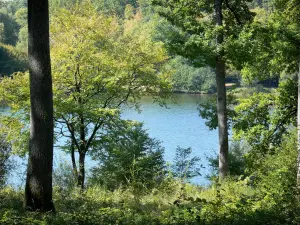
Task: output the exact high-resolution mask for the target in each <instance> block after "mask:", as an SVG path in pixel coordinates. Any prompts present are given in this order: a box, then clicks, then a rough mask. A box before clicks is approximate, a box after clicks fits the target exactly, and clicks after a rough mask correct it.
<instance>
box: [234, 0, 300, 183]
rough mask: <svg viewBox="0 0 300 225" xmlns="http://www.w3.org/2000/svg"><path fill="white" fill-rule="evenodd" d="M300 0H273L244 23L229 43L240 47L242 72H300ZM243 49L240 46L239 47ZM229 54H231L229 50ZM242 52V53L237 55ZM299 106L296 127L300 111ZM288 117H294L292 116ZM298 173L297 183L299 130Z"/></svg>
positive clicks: (250, 75)
mask: <svg viewBox="0 0 300 225" xmlns="http://www.w3.org/2000/svg"><path fill="white" fill-rule="evenodd" d="M299 7H300V5H299V2H298V1H296V0H282V1H281V0H278V1H277V0H276V1H274V9H275V10H273V11H272V13H271V14H270V13H269V12H265V11H264V10H262V9H261V10H259V11H257V12H258V15H257V18H256V19H255V20H254V22H253V23H252V24H251V25H249V26H246V27H245V29H244V31H242V32H241V35H240V38H239V39H238V41H237V42H232V43H231V44H233V45H235V46H237V48H232V49H241V51H240V53H241V54H239V55H238V56H237V57H239V59H238V60H235V61H236V62H240V63H241V69H242V75H243V76H244V77H245V78H246V79H248V80H251V79H253V78H262V77H263V78H264V77H268V76H269V77H270V76H274V75H278V74H284V73H285V74H289V75H290V76H293V74H295V73H297V74H298V83H299V84H300V79H299V74H300V68H299V64H300V63H299V58H300V55H299V52H300V51H299V49H300V38H299V32H300V30H299V27H300V25H299V16H300V15H299V11H300V8H299ZM242 49H243V50H242ZM231 55H232V54H231ZM241 55H244V56H242V57H240V56H241ZM299 84H298V106H300V103H299V99H300V94H299V93H300V90H299V87H300V85H299ZM299 108H300V107H298V109H297V110H298V119H297V120H298V125H297V127H298V131H299V121H300V116H299V115H300V111H299ZM291 118H293V117H292V116H291ZM298 136H299V138H298V139H299V141H298V151H299V156H298V157H299V159H298V174H297V181H298V182H299V183H300V132H299V133H298Z"/></svg>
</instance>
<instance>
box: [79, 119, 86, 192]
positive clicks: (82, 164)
mask: <svg viewBox="0 0 300 225" xmlns="http://www.w3.org/2000/svg"><path fill="white" fill-rule="evenodd" d="M79 118H80V128H79V129H80V130H79V132H80V149H79V173H78V182H77V185H78V186H80V187H81V189H84V181H85V155H86V152H87V149H86V140H85V124H84V117H83V115H80V116H79Z"/></svg>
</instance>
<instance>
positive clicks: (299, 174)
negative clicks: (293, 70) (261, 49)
mask: <svg viewBox="0 0 300 225" xmlns="http://www.w3.org/2000/svg"><path fill="white" fill-rule="evenodd" d="M297 101H298V108H297V131H298V146H297V147H298V163H297V164H298V165H297V184H298V187H300V60H299V71H298V100H297Z"/></svg>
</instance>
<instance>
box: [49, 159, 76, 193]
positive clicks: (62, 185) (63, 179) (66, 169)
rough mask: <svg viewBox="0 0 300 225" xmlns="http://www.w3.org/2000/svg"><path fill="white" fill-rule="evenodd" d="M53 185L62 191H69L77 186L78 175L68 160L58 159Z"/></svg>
mask: <svg viewBox="0 0 300 225" xmlns="http://www.w3.org/2000/svg"><path fill="white" fill-rule="evenodd" d="M52 177H53V187H54V188H58V189H59V190H60V191H61V192H69V191H71V190H72V189H73V188H75V187H76V177H75V176H74V171H73V168H72V165H70V162H68V161H62V160H60V161H58V165H55V168H54V169H53V174H52Z"/></svg>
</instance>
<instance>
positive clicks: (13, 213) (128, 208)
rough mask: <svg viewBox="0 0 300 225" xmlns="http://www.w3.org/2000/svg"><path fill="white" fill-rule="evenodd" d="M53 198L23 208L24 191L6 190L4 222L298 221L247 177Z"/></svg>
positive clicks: (1, 202) (1, 209)
mask: <svg viewBox="0 0 300 225" xmlns="http://www.w3.org/2000/svg"><path fill="white" fill-rule="evenodd" d="M54 202H55V206H56V210H57V213H55V214H53V213H46V214H42V213H38V212H34V213H33V212H25V211H24V209H23V191H22V190H13V189H12V188H9V187H7V188H5V189H2V190H1V191H0V224H24V225H25V224H82V225H89V224H128V225H134V224H142V225H146V224H147V225H148V224H150V225H151V224H207V225H213V224H272V225H274V224H297V223H296V222H295V221H297V217H296V216H295V215H292V214H291V210H290V209H284V210H283V208H284V206H280V205H278V202H274V201H273V202H272V201H270V200H269V199H264V196H263V195H262V194H261V193H260V191H259V190H258V189H256V188H254V187H252V186H250V185H249V184H248V181H247V179H245V180H240V181H233V180H232V181H227V182H224V183H222V184H218V183H216V184H215V185H213V186H211V187H210V188H206V189H204V188H201V187H199V186H195V185H191V184H186V185H184V184H181V183H179V182H178V181H168V182H165V183H164V184H162V185H161V186H160V187H159V188H157V189H153V190H150V191H148V192H144V193H140V192H138V191H136V190H132V189H131V188H128V189H126V190H121V189H118V190H115V191H113V192H110V191H108V190H106V189H104V188H101V187H90V188H88V189H87V190H86V191H85V192H81V191H79V190H77V189H73V190H69V191H59V189H58V188H54ZM293 207H295V206H293ZM293 209H294V208H293ZM298 222H299V221H298Z"/></svg>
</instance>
